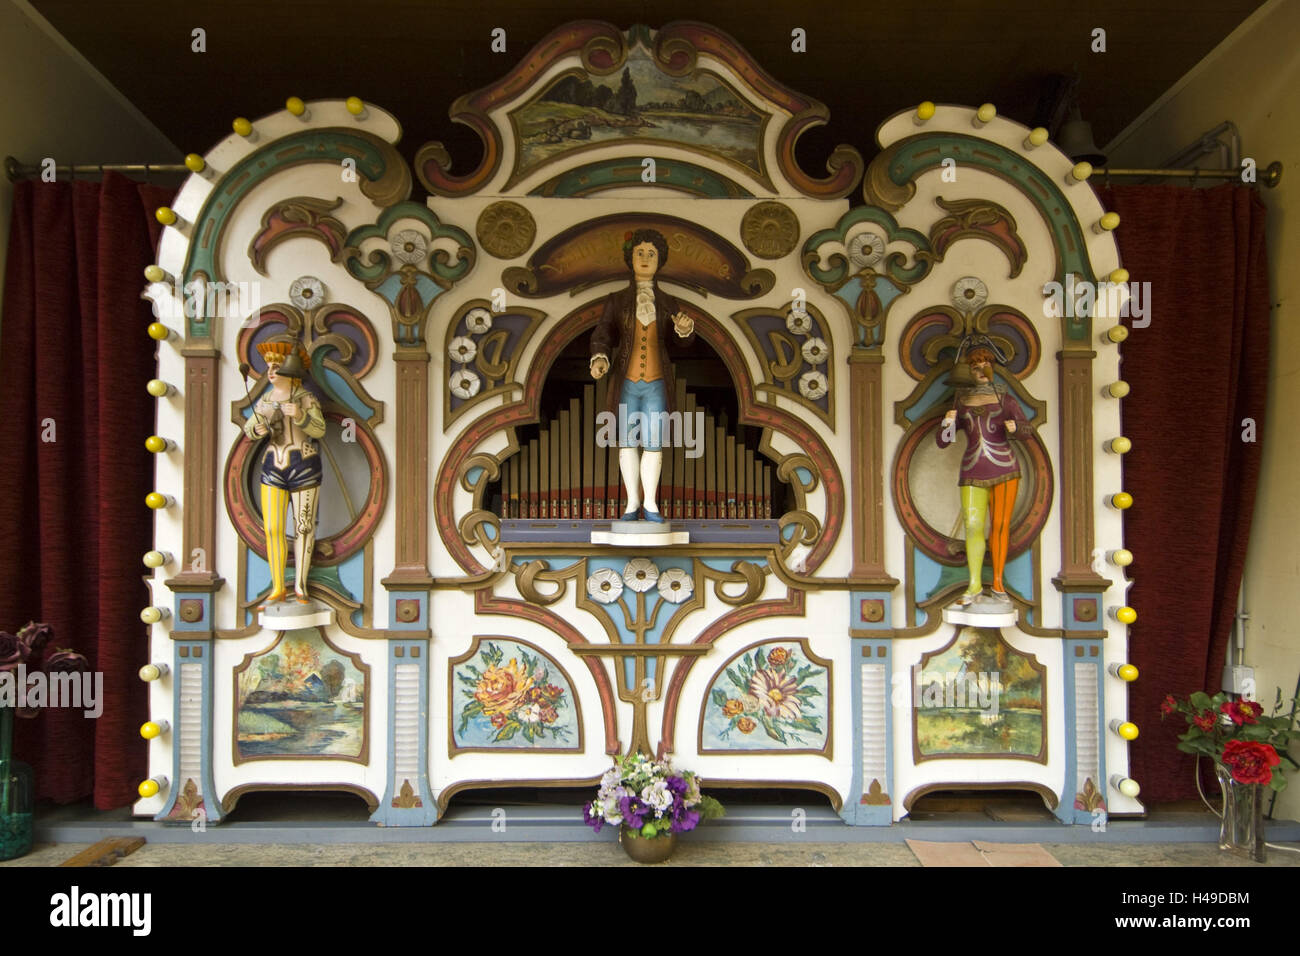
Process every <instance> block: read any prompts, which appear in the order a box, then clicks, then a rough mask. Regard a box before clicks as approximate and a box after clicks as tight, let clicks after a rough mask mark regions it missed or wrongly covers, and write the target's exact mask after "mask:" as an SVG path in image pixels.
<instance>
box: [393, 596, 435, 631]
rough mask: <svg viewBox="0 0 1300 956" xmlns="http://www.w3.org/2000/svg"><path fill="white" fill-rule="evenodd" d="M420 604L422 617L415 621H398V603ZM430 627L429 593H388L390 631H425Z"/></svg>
mask: <svg viewBox="0 0 1300 956" xmlns="http://www.w3.org/2000/svg"><path fill="white" fill-rule="evenodd" d="M399 599H401V600H403V601H418V602H420V616H419V617H417V618H416V619H415V620H414V621H399V620H398V619H397V602H398V600H399ZM428 627H429V594H428V592H427V591H389V592H388V628H389V630H402V631H423V630H426V629H428Z"/></svg>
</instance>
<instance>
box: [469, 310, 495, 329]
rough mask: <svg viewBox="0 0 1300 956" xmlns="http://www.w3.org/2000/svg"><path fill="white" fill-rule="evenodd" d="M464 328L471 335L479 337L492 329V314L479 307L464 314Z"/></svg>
mask: <svg viewBox="0 0 1300 956" xmlns="http://www.w3.org/2000/svg"><path fill="white" fill-rule="evenodd" d="M465 328H466V329H468V330H469V332H470V334H471V335H480V334H482V333H483V332H486V331H487V330H488V329H490V328H492V313H491V312H489V311H488V310H487V309H485V308H483V307H482V306H479V307H478V308H476V309H470V310H469V311H468V312H466V313H465Z"/></svg>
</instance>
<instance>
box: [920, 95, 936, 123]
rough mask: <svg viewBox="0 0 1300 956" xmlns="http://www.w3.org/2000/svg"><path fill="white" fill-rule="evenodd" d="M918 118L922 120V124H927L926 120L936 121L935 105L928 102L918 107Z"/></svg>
mask: <svg viewBox="0 0 1300 956" xmlns="http://www.w3.org/2000/svg"><path fill="white" fill-rule="evenodd" d="M916 118H917V119H919V120H921V121H922V122H925V121H926V120H929V119H934V104H933V103H931V102H930V101H929V100H926V101H925V102H924V103H922V104H921V105H920V106H918V107H917V108H916Z"/></svg>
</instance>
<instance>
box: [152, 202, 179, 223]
mask: <svg viewBox="0 0 1300 956" xmlns="http://www.w3.org/2000/svg"><path fill="white" fill-rule="evenodd" d="M153 215H154V218H155V219H157V220H158V221H159V222H160V223H162V224H163V225H164V226H170V225H173V224H174V223H175V222H176V211H175V210H174V209H172V208H171V207H170V206H159V207H158V208H157V209H155V210H154V213H153Z"/></svg>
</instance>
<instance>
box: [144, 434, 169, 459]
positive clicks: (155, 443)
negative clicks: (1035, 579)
mask: <svg viewBox="0 0 1300 956" xmlns="http://www.w3.org/2000/svg"><path fill="white" fill-rule="evenodd" d="M144 447H145V449H146V450H148V451H151V452H153V453H154V454H155V455H158V454H161V453H162V452H165V451H166V450H167V439H166V438H162V437H160V436H158V435H150V436H149V437H148V438H146V439H145V440H144Z"/></svg>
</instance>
